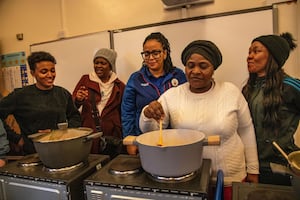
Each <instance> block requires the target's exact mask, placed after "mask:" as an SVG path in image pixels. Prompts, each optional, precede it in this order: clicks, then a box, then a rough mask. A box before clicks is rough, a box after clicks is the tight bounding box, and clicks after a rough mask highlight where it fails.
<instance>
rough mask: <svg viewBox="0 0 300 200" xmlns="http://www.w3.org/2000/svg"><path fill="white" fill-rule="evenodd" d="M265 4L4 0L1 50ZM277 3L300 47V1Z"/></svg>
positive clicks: (0, 0)
mask: <svg viewBox="0 0 300 200" xmlns="http://www.w3.org/2000/svg"><path fill="white" fill-rule="evenodd" d="M266 5H267V1H266V0H243V1H241V0H215V1H214V3H209V4H204V5H201V4H200V5H197V6H192V7H191V8H189V9H187V10H185V12H183V10H182V9H180V8H179V9H175V10H165V9H164V7H163V4H162V2H161V0H151V1H149V0H126V1H125V0H0V27H1V28H0V54H6V53H13V52H19V51H25V52H26V54H27V55H28V54H29V53H30V48H29V46H30V45H31V44H34V43H40V42H45V41H51V40H56V39H58V38H59V34H60V33H61V32H62V31H64V33H65V36H67V37H71V36H78V35H83V34H87V33H94V32H99V31H106V30H114V29H123V28H127V27H134V26H139V25H144V24H151V23H158V22H162V21H170V20H176V19H181V18H183V17H194V16H203V15H209V14H217V13H223V12H228V11H236V10H243V9H248V8H256V7H262V6H266ZM278 7H279V32H283V31H289V32H291V33H292V34H293V35H294V36H295V37H296V39H297V40H298V46H300V45H299V40H300V36H299V35H300V33H299V32H300V31H299V24H300V23H299V22H300V19H299V3H296V2H290V3H281V4H278ZM257 23H259V22H257ZM253 28H256V27H253ZM17 33H23V34H24V40H22V41H18V40H17V39H16V34H17ZM299 56H300V47H299V48H297V50H296V51H295V52H294V53H292V55H291V58H290V59H289V60H288V62H287V64H286V68H287V71H288V72H291V73H292V75H295V76H297V77H300V72H299V70H300V69H299V67H297V68H296V67H295V66H300V63H299V59H298V58H299ZM297 59H298V60H297ZM290 66H291V67H290ZM0 77H1V75H0ZM1 85H2V84H1V80H0V87H1Z"/></svg>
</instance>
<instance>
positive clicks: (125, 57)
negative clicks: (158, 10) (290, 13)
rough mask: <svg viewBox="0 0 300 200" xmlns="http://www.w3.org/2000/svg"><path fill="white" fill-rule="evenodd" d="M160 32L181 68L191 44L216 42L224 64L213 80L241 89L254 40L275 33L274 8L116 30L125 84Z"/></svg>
mask: <svg viewBox="0 0 300 200" xmlns="http://www.w3.org/2000/svg"><path fill="white" fill-rule="evenodd" d="M158 31H159V32H161V33H163V34H164V35H165V36H166V37H167V38H168V40H169V43H170V46H171V57H172V61H173V64H174V65H175V66H177V67H180V68H182V69H184V66H183V65H182V63H181V52H182V50H183V49H184V47H185V46H186V45H187V44H188V43H189V42H191V41H193V40H199V39H201V40H211V41H213V42H214V43H215V44H216V45H217V46H218V47H219V48H220V50H221V52H222V54H223V63H222V65H221V66H220V67H219V68H218V69H217V70H216V71H215V74H214V78H215V79H216V80H220V81H230V82H233V83H234V84H236V85H237V86H238V87H239V88H241V87H242V85H243V84H244V83H245V81H246V79H247V77H248V72H247V63H246V58H247V55H248V49H249V46H250V44H251V41H252V40H253V39H254V38H255V37H257V36H259V35H262V34H272V33H273V10H272V7H264V8H260V9H248V10H242V11H238V12H230V13H223V14H216V15H211V16H202V17H196V18H193V19H186V20H177V21H171V22H166V23H160V24H152V25H151V24H150V25H148V26H147V25H146V26H140V27H133V28H127V29H123V30H114V31H113V34H112V38H113V43H114V48H115V50H116V51H117V52H118V59H117V63H116V73H117V74H118V76H119V78H120V79H121V80H122V81H124V82H125V83H126V82H127V80H128V78H129V76H130V74H131V73H133V72H134V71H137V70H139V69H140V67H141V65H142V61H143V60H142V57H141V54H140V53H141V52H142V51H143V46H142V44H143V42H144V39H145V38H146V36H147V35H149V34H150V33H151V32H158Z"/></svg>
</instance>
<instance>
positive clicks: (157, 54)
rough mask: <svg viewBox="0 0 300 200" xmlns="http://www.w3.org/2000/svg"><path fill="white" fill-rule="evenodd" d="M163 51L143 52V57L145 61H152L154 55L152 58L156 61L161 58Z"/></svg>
mask: <svg viewBox="0 0 300 200" xmlns="http://www.w3.org/2000/svg"><path fill="white" fill-rule="evenodd" d="M161 52H162V51H161V50H153V51H144V52H141V55H142V57H143V59H144V60H149V59H150V55H152V57H153V58H154V59H159V58H160V56H161Z"/></svg>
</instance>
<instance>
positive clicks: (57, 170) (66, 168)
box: [43, 162, 85, 172]
mask: <svg viewBox="0 0 300 200" xmlns="http://www.w3.org/2000/svg"><path fill="white" fill-rule="evenodd" d="M84 165H85V164H84V162H80V163H78V164H76V165H72V166H69V167H63V168H59V169H54V168H48V167H46V166H44V167H43V170H44V171H46V172H66V171H72V170H74V169H78V168H80V167H83V166H84Z"/></svg>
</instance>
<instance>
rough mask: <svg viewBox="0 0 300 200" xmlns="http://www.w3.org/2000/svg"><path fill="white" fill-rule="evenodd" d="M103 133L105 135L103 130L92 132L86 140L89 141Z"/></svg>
mask: <svg viewBox="0 0 300 200" xmlns="http://www.w3.org/2000/svg"><path fill="white" fill-rule="evenodd" d="M102 135H103V132H96V133H92V134H90V135H88V136H86V137H85V140H84V142H87V141H89V140H91V139H94V138H98V137H101V136H102Z"/></svg>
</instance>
